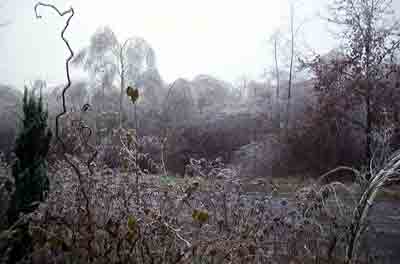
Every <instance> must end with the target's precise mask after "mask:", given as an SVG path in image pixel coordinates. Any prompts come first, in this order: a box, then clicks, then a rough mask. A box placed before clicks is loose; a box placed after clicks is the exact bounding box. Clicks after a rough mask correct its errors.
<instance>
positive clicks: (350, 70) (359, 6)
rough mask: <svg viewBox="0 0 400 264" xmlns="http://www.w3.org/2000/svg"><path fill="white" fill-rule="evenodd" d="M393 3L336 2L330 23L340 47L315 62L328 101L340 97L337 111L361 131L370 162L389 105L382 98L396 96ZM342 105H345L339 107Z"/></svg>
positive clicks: (398, 25)
mask: <svg viewBox="0 0 400 264" xmlns="http://www.w3.org/2000/svg"><path fill="white" fill-rule="evenodd" d="M391 5H392V1H391V0H367V1H360V0H332V1H331V5H330V6H329V11H330V17H329V18H327V19H328V21H329V22H331V23H333V24H334V25H335V26H337V27H338V28H339V29H340V31H339V33H337V37H338V38H339V39H340V40H341V47H342V48H341V50H339V51H338V52H336V53H335V54H331V55H333V56H330V57H327V56H325V57H322V56H318V57H317V59H316V60H315V61H314V63H313V71H314V73H316V76H317V78H316V79H317V88H318V89H319V90H320V91H323V92H324V94H325V98H326V100H325V102H327V100H333V98H336V99H335V102H336V104H335V111H336V113H337V114H339V115H340V117H341V118H342V119H345V120H347V121H349V122H350V123H351V124H353V125H355V126H356V127H358V128H360V129H361V130H362V131H363V133H364V135H365V158H366V160H367V162H368V163H369V162H370V160H371V158H372V149H371V146H372V131H373V129H374V127H377V126H379V123H380V122H381V119H382V118H380V117H379V116H380V115H381V114H382V113H383V112H384V108H385V104H386V101H385V102H383V101H382V98H383V97H385V96H387V95H388V94H391V96H393V93H394V92H395V89H393V88H395V87H394V85H392V84H391V83H390V82H389V80H390V78H392V77H391V76H393V75H394V73H396V72H398V71H399V70H398V67H395V65H396V63H397V62H396V53H397V52H398V51H399V50H400V49H399V48H400V22H399V20H398V19H397V18H396V17H395V16H394V13H393V11H392V8H391V7H392V6H391ZM326 95H329V96H326ZM391 96H389V97H391ZM339 102H343V103H341V104H340V105H341V106H340V107H339ZM350 111H352V112H350ZM349 113H353V114H352V115H349ZM356 113H360V114H358V115H357V114H356Z"/></svg>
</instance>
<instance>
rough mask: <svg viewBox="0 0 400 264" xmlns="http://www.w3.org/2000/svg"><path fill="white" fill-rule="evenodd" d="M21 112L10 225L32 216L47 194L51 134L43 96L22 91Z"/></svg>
mask: <svg viewBox="0 0 400 264" xmlns="http://www.w3.org/2000/svg"><path fill="white" fill-rule="evenodd" d="M22 110H23V118H22V126H21V127H20V129H19V132H18V135H17V139H16V142H15V150H14V151H15V155H16V160H15V162H14V164H13V168H12V176H13V178H14V183H15V192H14V194H13V197H12V201H11V207H10V210H9V214H8V218H9V224H12V223H13V222H15V221H16V220H17V219H18V215H19V214H20V213H30V212H32V211H33V210H34V209H35V207H36V206H35V205H36V204H37V202H41V201H43V200H44V199H45V196H46V193H47V192H48V191H49V179H48V176H47V163H46V155H47V153H48V151H49V146H50V140H51V137H52V133H51V131H50V129H48V128H47V118H48V112H47V109H43V101H42V94H41V93H40V95H39V97H37V96H35V90H34V89H32V90H31V91H30V92H28V88H27V87H25V90H24V97H23V106H22Z"/></svg>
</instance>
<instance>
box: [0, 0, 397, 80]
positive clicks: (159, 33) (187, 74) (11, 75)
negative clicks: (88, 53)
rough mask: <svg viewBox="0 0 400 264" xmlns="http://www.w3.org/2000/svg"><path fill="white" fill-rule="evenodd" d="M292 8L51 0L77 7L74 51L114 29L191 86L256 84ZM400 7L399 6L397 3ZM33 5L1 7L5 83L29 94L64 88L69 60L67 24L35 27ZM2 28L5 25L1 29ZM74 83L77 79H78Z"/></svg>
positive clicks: (307, 11) (309, 6) (304, 0)
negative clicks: (32, 85) (200, 78)
mask: <svg viewBox="0 0 400 264" xmlns="http://www.w3.org/2000/svg"><path fill="white" fill-rule="evenodd" d="M287 1H288V0H236V1H235V0H201V1H199V0H141V1H139V0H112V1H101V0H69V1H66V0H53V1H52V0H49V1H48V3H52V4H55V5H57V6H58V7H59V8H60V9H67V8H69V7H70V6H72V7H73V8H74V9H75V12H76V14H75V17H74V18H73V20H72V23H71V26H70V28H69V30H68V34H67V37H68V39H70V42H71V45H72V47H73V49H74V50H75V51H78V50H79V49H80V48H82V47H84V46H85V45H87V44H88V43H89V39H90V36H91V34H92V33H93V32H94V31H95V30H96V28H97V27H99V26H102V25H109V26H110V27H111V28H112V29H113V31H114V32H115V33H116V34H117V36H118V38H119V39H120V40H121V41H122V40H124V39H125V38H128V37H130V36H141V37H143V38H144V39H146V40H147V41H148V42H149V43H150V44H151V45H152V46H153V47H154V49H155V51H156V57H157V64H158V68H159V70H160V73H161V75H162V77H163V78H164V79H165V80H166V81H172V80H174V79H176V78H178V77H183V78H188V79H191V78H193V77H194V76H196V75H198V74H212V75H214V76H216V77H218V78H222V79H225V80H227V81H234V80H235V79H237V78H238V77H239V76H241V75H243V74H245V75H248V76H250V77H253V78H257V77H258V76H259V75H260V74H261V73H262V72H263V68H265V67H266V66H268V65H270V63H271V49H270V47H269V46H268V39H269V37H270V35H271V33H272V32H273V31H274V30H276V29H277V28H278V27H281V28H283V31H284V30H286V28H287V20H288V19H287V18H288V11H289V7H288V2H287ZM396 1H397V0H396ZM36 2H37V1H34V0H0V3H3V5H2V7H1V8H0V18H2V19H3V20H10V21H11V22H12V23H11V24H10V25H8V26H7V27H3V28H0V83H7V84H11V85H15V86H18V87H22V85H23V84H24V83H29V82H30V81H33V80H35V79H37V78H42V79H45V80H47V81H48V83H50V84H56V83H57V84H60V83H63V82H64V80H65V77H64V60H65V56H66V55H67V54H68V53H67V49H66V47H65V45H64V43H63V42H62V41H61V39H60V37H59V33H60V30H61V29H62V27H63V26H64V23H65V19H66V18H60V17H59V16H58V15H57V14H56V13H55V12H53V10H50V9H46V8H42V9H41V10H40V11H41V14H42V15H43V19H42V20H37V19H35V16H34V11H33V7H34V5H35V3H36ZM297 2H301V4H297V6H296V10H295V12H296V16H297V17H296V19H297V21H296V22H300V21H301V20H303V18H304V17H312V16H313V15H315V14H316V13H317V12H318V11H319V10H320V9H321V8H324V6H325V4H326V2H325V1H321V0H300V1H297ZM0 22H1V21H0ZM303 32H304V33H305V34H306V37H305V38H306V39H307V41H308V42H309V44H311V46H312V47H313V48H315V49H317V50H322V51H327V50H328V48H329V47H330V46H331V45H332V41H330V40H329V34H328V33H327V31H326V26H325V25H324V24H322V23H321V21H319V20H318V19H313V20H312V21H311V22H309V23H308V24H306V25H305V26H304V27H303ZM73 77H74V78H78V77H79V76H78V75H77V74H74V76H73Z"/></svg>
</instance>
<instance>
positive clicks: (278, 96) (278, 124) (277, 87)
mask: <svg viewBox="0 0 400 264" xmlns="http://www.w3.org/2000/svg"><path fill="white" fill-rule="evenodd" d="M277 38H278V36H275V41H274V55H275V74H276V119H277V128H278V131H279V132H278V133H279V134H280V129H281V102H280V95H279V93H280V78H279V65H278V39H277Z"/></svg>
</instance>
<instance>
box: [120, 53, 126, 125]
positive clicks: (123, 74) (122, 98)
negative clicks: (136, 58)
mask: <svg viewBox="0 0 400 264" xmlns="http://www.w3.org/2000/svg"><path fill="white" fill-rule="evenodd" d="M122 50H123V48H121V51H120V61H121V94H120V97H119V128H120V129H122V113H123V100H124V90H125V65H124V58H123V57H122Z"/></svg>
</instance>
